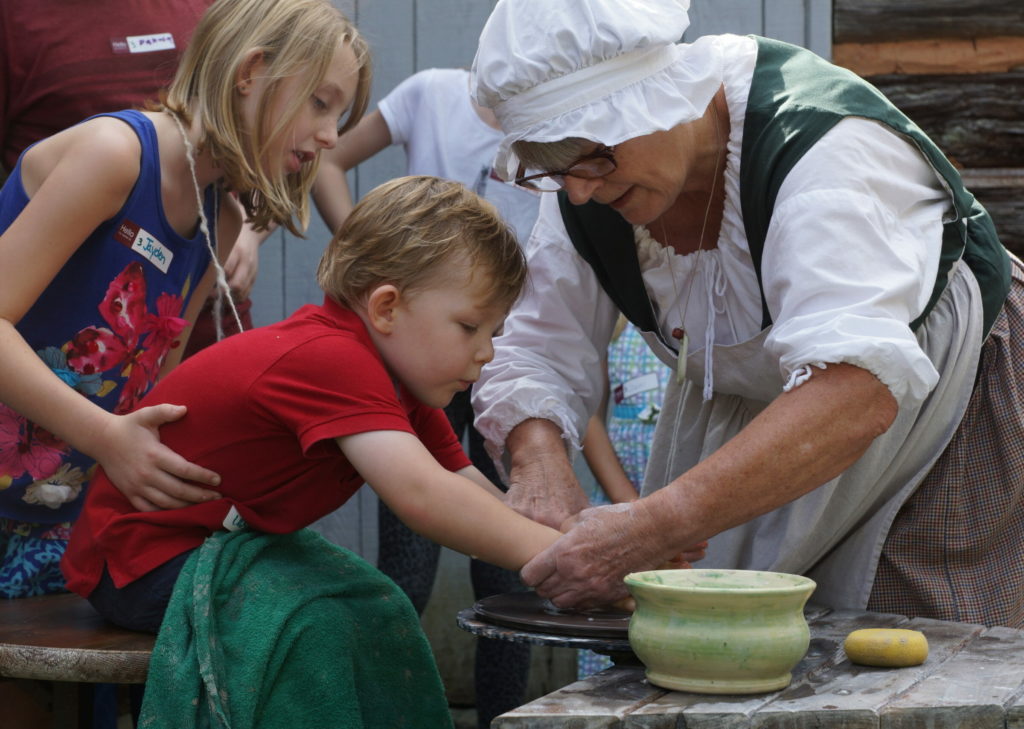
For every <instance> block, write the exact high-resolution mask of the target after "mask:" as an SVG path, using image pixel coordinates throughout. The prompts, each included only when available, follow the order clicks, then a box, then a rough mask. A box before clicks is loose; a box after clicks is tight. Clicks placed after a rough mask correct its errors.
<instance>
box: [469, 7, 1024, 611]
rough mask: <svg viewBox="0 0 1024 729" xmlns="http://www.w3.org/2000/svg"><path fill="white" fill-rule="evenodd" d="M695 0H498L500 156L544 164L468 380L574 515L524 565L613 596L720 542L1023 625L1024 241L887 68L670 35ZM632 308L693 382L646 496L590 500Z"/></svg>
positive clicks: (771, 44) (507, 166)
mask: <svg viewBox="0 0 1024 729" xmlns="http://www.w3.org/2000/svg"><path fill="white" fill-rule="evenodd" d="M688 6H689V2H688V0H544V2H536V1H535V0H500V2H499V3H498V4H497V6H496V8H495V10H494V13H493V15H492V16H491V18H490V20H489V21H488V23H487V25H486V27H485V28H484V30H483V33H482V35H481V38H480V45H479V50H478V52H477V57H476V60H475V64H474V71H475V74H476V81H477V96H478V99H479V101H480V102H481V103H483V104H485V105H487V106H490V107H492V108H493V109H494V111H495V113H496V114H497V116H498V119H499V121H500V122H501V125H502V128H503V130H504V132H505V134H506V136H505V138H504V141H503V143H502V145H501V147H500V149H499V153H498V157H497V160H496V168H497V170H498V172H499V174H502V175H504V176H505V177H506V178H514V179H515V180H516V182H517V183H518V184H520V185H525V186H533V187H535V188H537V189H539V190H542V191H543V190H549V191H552V192H550V193H549V194H546V195H544V196H543V199H542V203H541V213H540V218H539V219H538V223H537V225H536V227H535V228H534V231H533V234H532V236H531V238H530V240H529V242H528V244H527V248H528V255H529V259H530V267H531V277H532V285H531V289H530V292H529V293H528V294H527V296H526V297H525V298H524V299H523V300H522V301H521V302H520V303H519V304H517V306H516V308H515V309H514V311H513V312H512V314H511V316H510V317H509V319H508V321H507V323H506V326H505V333H504V335H503V336H502V337H501V338H499V339H498V340H497V341H496V354H495V358H494V361H493V362H491V363H490V364H489V365H488V366H487V367H486V368H485V369H484V374H483V376H482V378H481V380H480V381H479V382H478V383H477V386H476V389H475V395H474V404H475V407H476V410H477V414H478V420H477V427H478V428H479V430H480V431H481V432H482V433H483V434H484V435H485V437H486V438H487V439H488V442H489V446H490V448H491V449H492V454H493V455H495V457H498V456H503V457H504V458H505V463H506V464H507V468H508V471H509V476H510V484H511V489H510V492H509V499H510V502H511V503H512V505H513V506H515V508H517V509H519V510H520V511H521V512H523V513H525V514H527V515H530V516H532V517H534V518H536V519H539V520H541V521H544V522H546V523H548V524H551V525H562V524H563V522H565V525H566V526H569V525H573V526H572V529H571V530H570V531H569V532H568V533H567V534H566V535H565V536H564V537H563V538H562V539H560V540H559V541H558V542H557V543H555V544H554V545H553V546H552V547H551V548H550V549H548V550H547V551H545V552H543V553H542V554H540V555H539V556H538V557H537V558H535V559H534V560H533V561H532V562H530V563H529V564H528V565H527V566H526V567H525V568H524V569H523V571H522V575H523V578H524V581H526V583H527V584H530V585H533V586H535V587H536V589H537V590H538V592H539V593H540V594H542V595H544V596H546V597H549V598H551V599H552V600H553V601H554V603H555V604H556V605H559V606H563V607H566V606H579V607H583V606H590V605H595V604H598V603H602V602H609V601H612V600H614V599H616V598H618V597H620V596H622V595H623V594H624V592H625V591H624V588H623V586H622V577H623V576H624V575H625V574H627V573H628V572H631V571H634V570H640V569H647V568H653V567H655V566H657V565H659V564H660V563H663V562H664V561H665V560H666V559H669V558H671V557H672V556H673V555H679V554H680V553H692V550H691V546H690V545H697V544H699V543H700V542H702V541H703V540H705V539H709V540H710V543H709V545H708V548H707V557H706V559H705V561H704V562H702V563H701V566H712V567H722V568H748V569H764V570H778V571H784V572H795V573H804V574H808V575H810V576H811V577H813V578H814V579H815V580H816V581H817V582H818V590H817V593H816V595H815V598H814V599H815V600H816V601H818V602H822V603H825V604H830V605H833V606H837V607H851V608H865V607H867V608H869V609H873V610H881V611H890V612H900V613H904V614H910V615H922V616H931V617H938V618H945V619H956V620H961V621H973V622H979V623H985V624H1004V625H1011V626H1016V627H1021V626H1022V625H1024V569H1022V568H1021V567H1020V564H1021V557H1022V556H1024V555H1022V545H1024V507H1022V504H1024V493H1022V492H1024V426H1022V419H1021V416H1020V413H1021V412H1022V410H1021V404H1022V403H1021V401H1022V398H1024V392H1022V391H1021V390H1020V389H1019V388H1018V386H1017V383H1019V382H1024V379H1022V376H1024V353H1022V352H1021V346H1020V342H1021V338H1020V337H1021V333H1022V330H1021V327H1022V326H1024V322H1022V319H1021V317H1022V313H1024V308H1022V306H1024V293H1022V281H1024V278H1022V270H1021V264H1020V262H1019V261H1017V260H1016V259H1014V258H1012V257H1010V256H1009V255H1008V254H1007V252H1006V250H1005V249H1004V248H1003V246H1002V245H1001V244H1000V243H999V240H998V238H997V237H996V233H995V231H994V229H993V226H992V223H991V221H990V219H989V216H988V214H987V213H986V212H985V210H984V209H983V208H982V207H981V206H980V205H979V204H978V203H977V202H976V201H975V200H974V198H973V197H972V196H971V194H970V193H969V192H967V191H966V190H965V189H964V186H963V183H962V181H961V179H960V177H959V175H958V174H957V172H956V170H955V169H954V168H953V166H952V165H951V164H950V163H949V162H948V161H947V160H946V158H945V157H943V155H942V154H941V152H940V151H939V150H938V149H937V148H936V146H935V145H934V144H933V143H932V142H931V141H930V140H929V139H928V138H927V137H926V136H925V135H924V134H923V133H922V132H921V130H920V129H919V128H918V127H916V126H915V125H914V124H913V123H912V122H911V121H910V120H908V119H907V118H906V117H905V116H904V115H903V114H901V113H900V112H899V111H898V110H897V109H896V108H894V107H893V106H892V104H891V103H889V102H888V101H887V100H886V99H885V98H884V97H882V96H881V95H880V94H879V93H878V92H877V91H876V90H875V89H874V88H873V87H871V86H870V85H868V84H866V83H864V82H863V81H861V80H860V79H858V78H857V77H856V76H854V75H853V74H851V73H849V72H846V71H843V70H842V69H839V68H836V67H834V66H832V65H830V64H829V63H827V62H825V61H823V60H821V59H820V58H818V57H816V56H815V55H813V54H812V53H810V52H808V51H805V50H803V49H800V48H797V47H794V46H790V45H787V44H784V43H780V42H777V41H772V40H768V39H765V38H757V37H738V36H731V35H724V36H709V37H703V38H700V39H699V40H697V41H696V42H695V43H692V44H680V43H677V42H676V41H677V39H679V38H680V37H681V36H682V34H683V31H684V30H685V29H686V27H687V23H688V18H687V10H688ZM555 191H557V192H555ZM619 310H621V311H622V312H623V313H624V314H625V315H626V316H627V317H628V318H629V319H630V320H631V321H633V322H634V323H635V324H636V325H637V326H638V327H639V328H640V329H641V330H642V331H643V332H645V334H644V336H645V338H646V340H647V342H648V343H649V345H650V347H651V348H652V349H653V350H654V351H655V352H656V353H657V354H658V355H659V357H660V358H661V359H662V360H663V361H664V362H665V364H666V365H669V366H671V367H672V368H674V369H675V370H676V372H677V377H676V378H673V379H677V381H678V384H677V385H676V386H674V387H670V390H669V392H668V394H667V396H666V401H665V403H664V407H663V409H662V413H661V415H660V419H659V423H658V433H657V434H656V436H655V440H654V448H653V452H652V461H651V464H650V465H649V467H648V471H647V476H646V483H645V488H644V496H643V498H641V499H639V500H637V501H635V502H632V503H630V504H619V505H615V506H607V507H595V508H591V509H587V510H583V509H584V507H586V505H587V504H586V499H585V497H584V495H583V493H582V490H581V489H580V487H579V484H578V483H577V481H576V479H575V477H574V475H573V471H572V467H571V463H570V461H571V458H572V455H573V453H574V451H575V450H577V449H578V448H579V447H580V445H579V444H580V438H581V434H582V431H583V428H584V425H585V423H586V421H587V417H588V416H589V415H590V414H591V413H592V412H593V411H594V409H595V407H596V406H597V403H598V401H599V399H600V391H601V386H602V385H601V375H600V366H599V363H600V359H601V355H602V353H603V352H604V351H605V348H606V346H607V344H608V340H609V335H610V332H611V331H612V327H613V325H614V322H615V318H616V314H617V312H618V311H619ZM581 510H582V511H581ZM569 517H573V518H572V519H569V520H568V521H567V519H568V518H569Z"/></svg>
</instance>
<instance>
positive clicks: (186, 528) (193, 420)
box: [61, 299, 470, 595]
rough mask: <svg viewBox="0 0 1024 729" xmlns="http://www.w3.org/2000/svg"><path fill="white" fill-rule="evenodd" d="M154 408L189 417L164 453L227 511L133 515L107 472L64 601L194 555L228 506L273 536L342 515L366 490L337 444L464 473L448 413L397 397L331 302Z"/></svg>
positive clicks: (154, 399) (199, 366)
mask: <svg viewBox="0 0 1024 729" xmlns="http://www.w3.org/2000/svg"><path fill="white" fill-rule="evenodd" d="M157 403H175V404H183V405H187V406H188V414H187V415H186V416H185V417H184V418H182V419H181V420H179V421H177V422H174V423H169V424H167V425H165V426H163V427H162V428H161V429H160V440H161V441H162V442H163V443H165V444H166V445H167V446H168V447H170V448H172V449H174V450H175V451H177V452H178V453H179V454H181V455H182V456H183V457H185V458H187V459H188V460H190V461H192V462H194V463H198V464H200V465H202V466H205V467H207V468H210V469H212V470H213V471H216V472H217V473H219V474H220V475H221V478H222V482H221V485H220V488H219V491H220V493H222V494H223V498H221V499H218V500H216V501H211V502H208V503H205V504H195V505H193V506H188V507H185V508H182V509H171V510H167V511H155V512H137V511H135V510H134V509H133V508H132V506H131V504H129V503H128V500H127V499H126V498H125V497H124V496H123V495H122V494H121V492H120V491H118V490H117V489H116V488H114V486H113V485H112V484H111V483H110V481H109V480H108V479H107V478H106V475H105V474H104V473H103V471H102V469H99V470H98V471H97V472H96V476H95V477H94V478H93V480H92V483H91V484H90V486H89V495H88V497H87V498H86V502H85V506H84V508H83V510H82V515H81V517H80V518H79V520H78V521H77V522H76V523H75V527H74V530H73V531H72V535H71V542H70V544H69V545H68V549H67V552H66V554H65V556H64V559H63V561H62V563H61V566H62V568H63V570H64V574H65V576H66V577H67V580H68V588H69V589H71V590H73V591H74V592H77V593H79V594H81V595H88V594H89V593H90V592H92V590H93V589H94V588H95V587H96V584H97V583H98V582H99V579H100V577H101V575H102V573H103V566H104V564H105V565H106V567H107V569H108V570H109V571H110V575H111V577H112V578H113V580H114V584H115V585H117V586H118V587H123V586H124V585H125V584H127V583H129V582H131V581H133V580H136V579H138V578H139V577H141V576H142V575H144V574H146V573H147V572H149V571H150V570H152V569H154V568H156V567H158V566H160V565H161V564H163V563H164V562H166V561H167V560H169V559H171V558H173V557H175V556H177V555H179V554H181V553H182V552H185V551H187V550H189V549H192V548H193V547H198V546H199V545H200V544H201V543H202V542H203V540H204V539H205V538H206V537H207V536H209V535H210V534H211V533H212V532H214V531H216V530H218V529H221V528H223V527H222V524H223V521H224V518H225V516H227V513H228V511H229V510H230V508H231V507H232V506H235V507H236V508H237V510H238V513H239V515H240V516H241V517H242V518H243V519H245V521H246V522H247V523H248V524H249V526H250V527H252V528H254V529H258V530H261V531H265V532H272V533H285V532H291V531H295V530H297V529H301V528H302V527H305V526H307V525H309V524H310V523H312V522H313V521H315V520H317V519H319V518H320V517H322V516H324V515H325V514H328V513H330V512H332V511H334V510H335V509H337V508H338V507H339V506H341V505H342V504H344V503H345V502H346V501H347V500H348V499H349V497H350V496H352V494H354V493H355V492H356V490H357V489H358V488H359V487H360V486H361V485H362V483H363V479H362V478H361V477H360V476H359V474H358V473H357V472H356V470H355V469H354V468H353V467H352V465H351V464H350V463H349V462H348V460H347V459H346V458H345V457H344V455H342V453H341V450H340V449H339V448H338V446H337V444H336V443H335V442H334V439H335V438H338V437H340V436H345V435H352V434H354V433H364V432H368V431H373V430H399V431H405V432H408V433H412V434H414V435H416V436H417V437H419V439H420V440H421V441H422V442H423V443H424V445H425V446H426V447H427V449H428V450H430V452H431V453H432V454H433V455H434V457H435V458H437V460H438V462H439V463H440V464H441V465H442V466H443V467H445V468H447V469H449V470H452V471H456V470H459V469H461V468H464V467H466V466H468V465H470V462H469V459H468V458H467V457H466V456H465V454H464V453H463V451H462V448H461V446H460V445H459V443H458V441H457V440H456V438H455V434H454V433H453V432H452V428H451V426H450V425H449V423H448V420H447V418H446V417H445V415H444V412H443V411H441V410H439V409H436V408H429V407H427V406H425V405H423V404H421V403H419V402H418V401H416V400H415V399H414V398H413V397H412V396H411V395H409V394H408V393H407V392H405V391H403V392H402V395H401V398H399V396H398V395H397V394H396V391H395V385H394V384H393V383H392V381H391V378H390V377H389V376H388V373H387V372H386V370H385V369H384V364H383V362H382V361H381V358H380V355H379V354H378V353H377V351H376V350H375V348H374V347H373V343H372V342H371V340H370V336H369V334H368V333H367V331H366V329H365V327H364V326H363V323H362V321H361V320H360V319H359V317H357V316H356V315H355V314H354V313H353V312H351V311H349V310H348V309H345V308H344V307H342V306H339V305H338V304H336V303H334V302H333V301H331V300H329V299H327V300H325V302H324V304H323V305H322V306H313V305H309V306H305V307H303V308H302V309H300V310H299V311H297V312H296V313H295V314H293V315H292V316H291V317H289V318H288V319H286V320H284V321H283V322H280V323H278V324H273V325H271V326H267V327H261V328H259V329H253V330H251V331H248V332H244V333H241V334H236V335H234V336H232V337H229V338H227V339H225V340H223V341H222V342H219V343H218V344H216V345H214V346H212V347H209V348H208V349H205V350H203V351H201V352H199V353H198V354H196V355H195V356H194V357H192V358H190V359H188V360H186V361H185V362H183V363H182V364H181V365H179V366H178V367H177V368H176V369H175V370H174V372H172V373H171V374H170V375H169V376H167V377H166V378H164V379H163V380H162V381H161V382H159V383H158V384H157V385H156V387H154V388H153V390H152V391H151V392H150V393H149V394H148V395H147V396H146V397H145V398H144V399H143V401H142V404H141V406H146V405H155V404H157ZM141 406H140V407H141ZM381 456H382V457H388V454H381Z"/></svg>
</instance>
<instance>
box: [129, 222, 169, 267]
mask: <svg viewBox="0 0 1024 729" xmlns="http://www.w3.org/2000/svg"><path fill="white" fill-rule="evenodd" d="M114 239H115V240H117V241H118V242H119V243H121V244H122V245H125V246H128V247H129V248H131V249H132V250H133V251H135V252H136V253H138V254H139V255H140V256H142V257H143V258H145V259H146V260H147V261H149V262H150V263H152V264H153V265H154V266H156V267H157V268H159V269H160V272H161V273H167V269H168V268H170V267H171V261H172V260H173V259H174V252H173V251H171V249H169V248H168V247H167V246H165V245H164V244H163V243H161V242H160V241H159V240H157V239H156V238H155V237H153V236H152V235H150V234H149V233H148V232H147V231H146V229H145V228H141V227H139V226H138V225H136V224H135V223H133V222H132V221H130V220H128V219H127V218H126V219H125V220H122V221H121V224H120V225H119V226H117V230H116V231H115V232H114Z"/></svg>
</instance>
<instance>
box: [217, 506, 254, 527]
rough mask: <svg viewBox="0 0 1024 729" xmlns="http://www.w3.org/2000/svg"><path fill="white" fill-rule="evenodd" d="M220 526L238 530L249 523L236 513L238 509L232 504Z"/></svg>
mask: <svg viewBox="0 0 1024 729" xmlns="http://www.w3.org/2000/svg"><path fill="white" fill-rule="evenodd" d="M222 526H223V527H224V528H225V529H227V530H228V531H229V532H239V531H241V530H243V529H245V528H246V527H247V526H249V525H248V524H246V523H245V519H243V518H242V515H241V514H239V513H238V509H236V508H235V506H234V504H232V505H231V510H230V511H228V515H227V516H225V517H224V522H223V523H222Z"/></svg>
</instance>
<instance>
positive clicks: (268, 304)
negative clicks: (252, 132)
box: [253, 0, 832, 561]
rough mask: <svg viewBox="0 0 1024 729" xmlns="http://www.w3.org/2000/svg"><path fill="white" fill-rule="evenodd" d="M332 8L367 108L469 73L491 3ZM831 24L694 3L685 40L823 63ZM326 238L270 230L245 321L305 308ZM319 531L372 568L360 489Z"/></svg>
mask: <svg viewBox="0 0 1024 729" xmlns="http://www.w3.org/2000/svg"><path fill="white" fill-rule="evenodd" d="M539 1H543V0H539ZM334 2H335V4H336V5H337V6H338V7H339V8H341V9H342V10H343V11H344V12H346V13H347V14H348V15H349V17H350V18H353V19H354V20H355V23H356V25H357V26H358V27H359V29H360V32H361V33H362V34H363V35H364V36H365V37H366V38H367V41H368V42H369V44H370V47H371V50H372V52H373V56H374V84H373V97H372V101H371V108H373V107H374V106H375V103H376V101H377V100H379V99H380V98H381V97H382V96H384V95H386V94H387V93H388V92H389V91H390V90H391V89H393V88H394V87H395V86H397V85H398V83H399V82H401V81H402V80H403V79H405V78H407V77H408V76H411V75H412V74H413V73H415V72H416V71H419V70H422V69H425V68H431V67H458V66H469V65H470V64H471V63H472V61H473V55H474V54H475V52H476V44H477V38H478V37H479V33H480V29H481V28H482V27H483V25H484V23H485V22H486V20H487V16H488V15H489V14H490V11H491V9H492V8H493V6H494V4H493V2H491V1H490V0H334ZM831 16H832V0H715V1H714V2H712V1H711V0H696V1H695V2H694V4H693V6H692V7H691V15H690V17H691V26H690V28H689V30H688V31H687V33H686V35H685V36H684V39H685V40H692V39H694V38H696V37H698V36H700V35H706V34H710V33H740V34H742V33H755V34H760V35H768V36H771V37H775V38H779V39H781V40H785V41H788V42H791V43H796V44H799V45H804V46H807V47H809V48H811V49H812V50H814V51H815V52H816V53H818V54H820V55H823V56H825V57H830V55H831V46H832V20H831ZM404 171H405V156H404V153H403V152H402V150H401V149H398V148H391V149H388V150H385V151H384V152H382V153H381V154H379V155H377V156H376V157H374V158H373V159H372V160H369V161H368V162H366V163H365V164H362V165H360V166H359V167H358V168H356V169H355V170H353V171H352V172H351V173H350V174H349V184H350V186H351V187H352V192H353V195H355V196H356V197H357V198H358V197H359V196H361V195H362V194H364V193H366V192H367V191H368V190H370V189H372V188H373V187H375V186H376V185H378V184H380V183H381V182H384V181H385V180H388V179H391V178H392V177H396V176H398V175H401V174H404ZM329 239H330V235H329V233H328V231H327V228H326V226H325V225H324V224H323V222H322V221H321V219H320V217H319V215H317V214H316V212H315V211H314V213H313V221H312V223H311V224H310V227H309V230H308V232H307V234H306V237H305V238H304V239H303V238H297V237H295V236H292V235H288V234H285V233H283V232H276V233H273V234H272V235H271V236H270V238H269V239H268V240H267V241H266V242H265V243H264V245H263V249H262V250H261V252H260V275H259V278H258V280H257V283H256V286H255V289H254V291H253V302H254V304H253V318H254V320H255V322H256V324H257V325H260V324H269V323H271V322H274V321H279V320H280V319H282V318H284V317H286V316H288V315H289V314H290V313H291V312H293V311H295V309H297V308H299V307H300V306H302V305H303V304H306V303H309V302H318V301H320V300H321V299H322V295H321V293H320V291H319V289H318V288H317V286H316V281H315V272H316V266H317V262H318V261H319V260H320V255H321V253H322V252H323V249H324V246H325V245H326V244H327V241H328V240H329ZM318 528H319V529H320V530H321V531H322V532H323V533H324V534H326V535H327V536H328V537H329V538H330V539H332V540H333V541H335V542H337V543H339V544H342V545H343V546H346V547H348V548H350V549H352V550H354V551H356V552H357V553H359V554H361V555H363V556H364V557H366V558H367V559H369V560H371V561H374V560H376V556H377V526H376V500H375V496H374V495H373V493H372V492H371V491H370V490H369V489H362V490H361V491H360V493H359V495H358V496H357V497H356V498H354V499H352V501H350V502H349V504H347V505H346V506H345V507H344V508H343V509H341V510H339V512H337V513H336V514H334V515H332V516H330V517H328V518H327V519H326V520H324V521H322V522H321V523H320V524H319V525H318Z"/></svg>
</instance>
